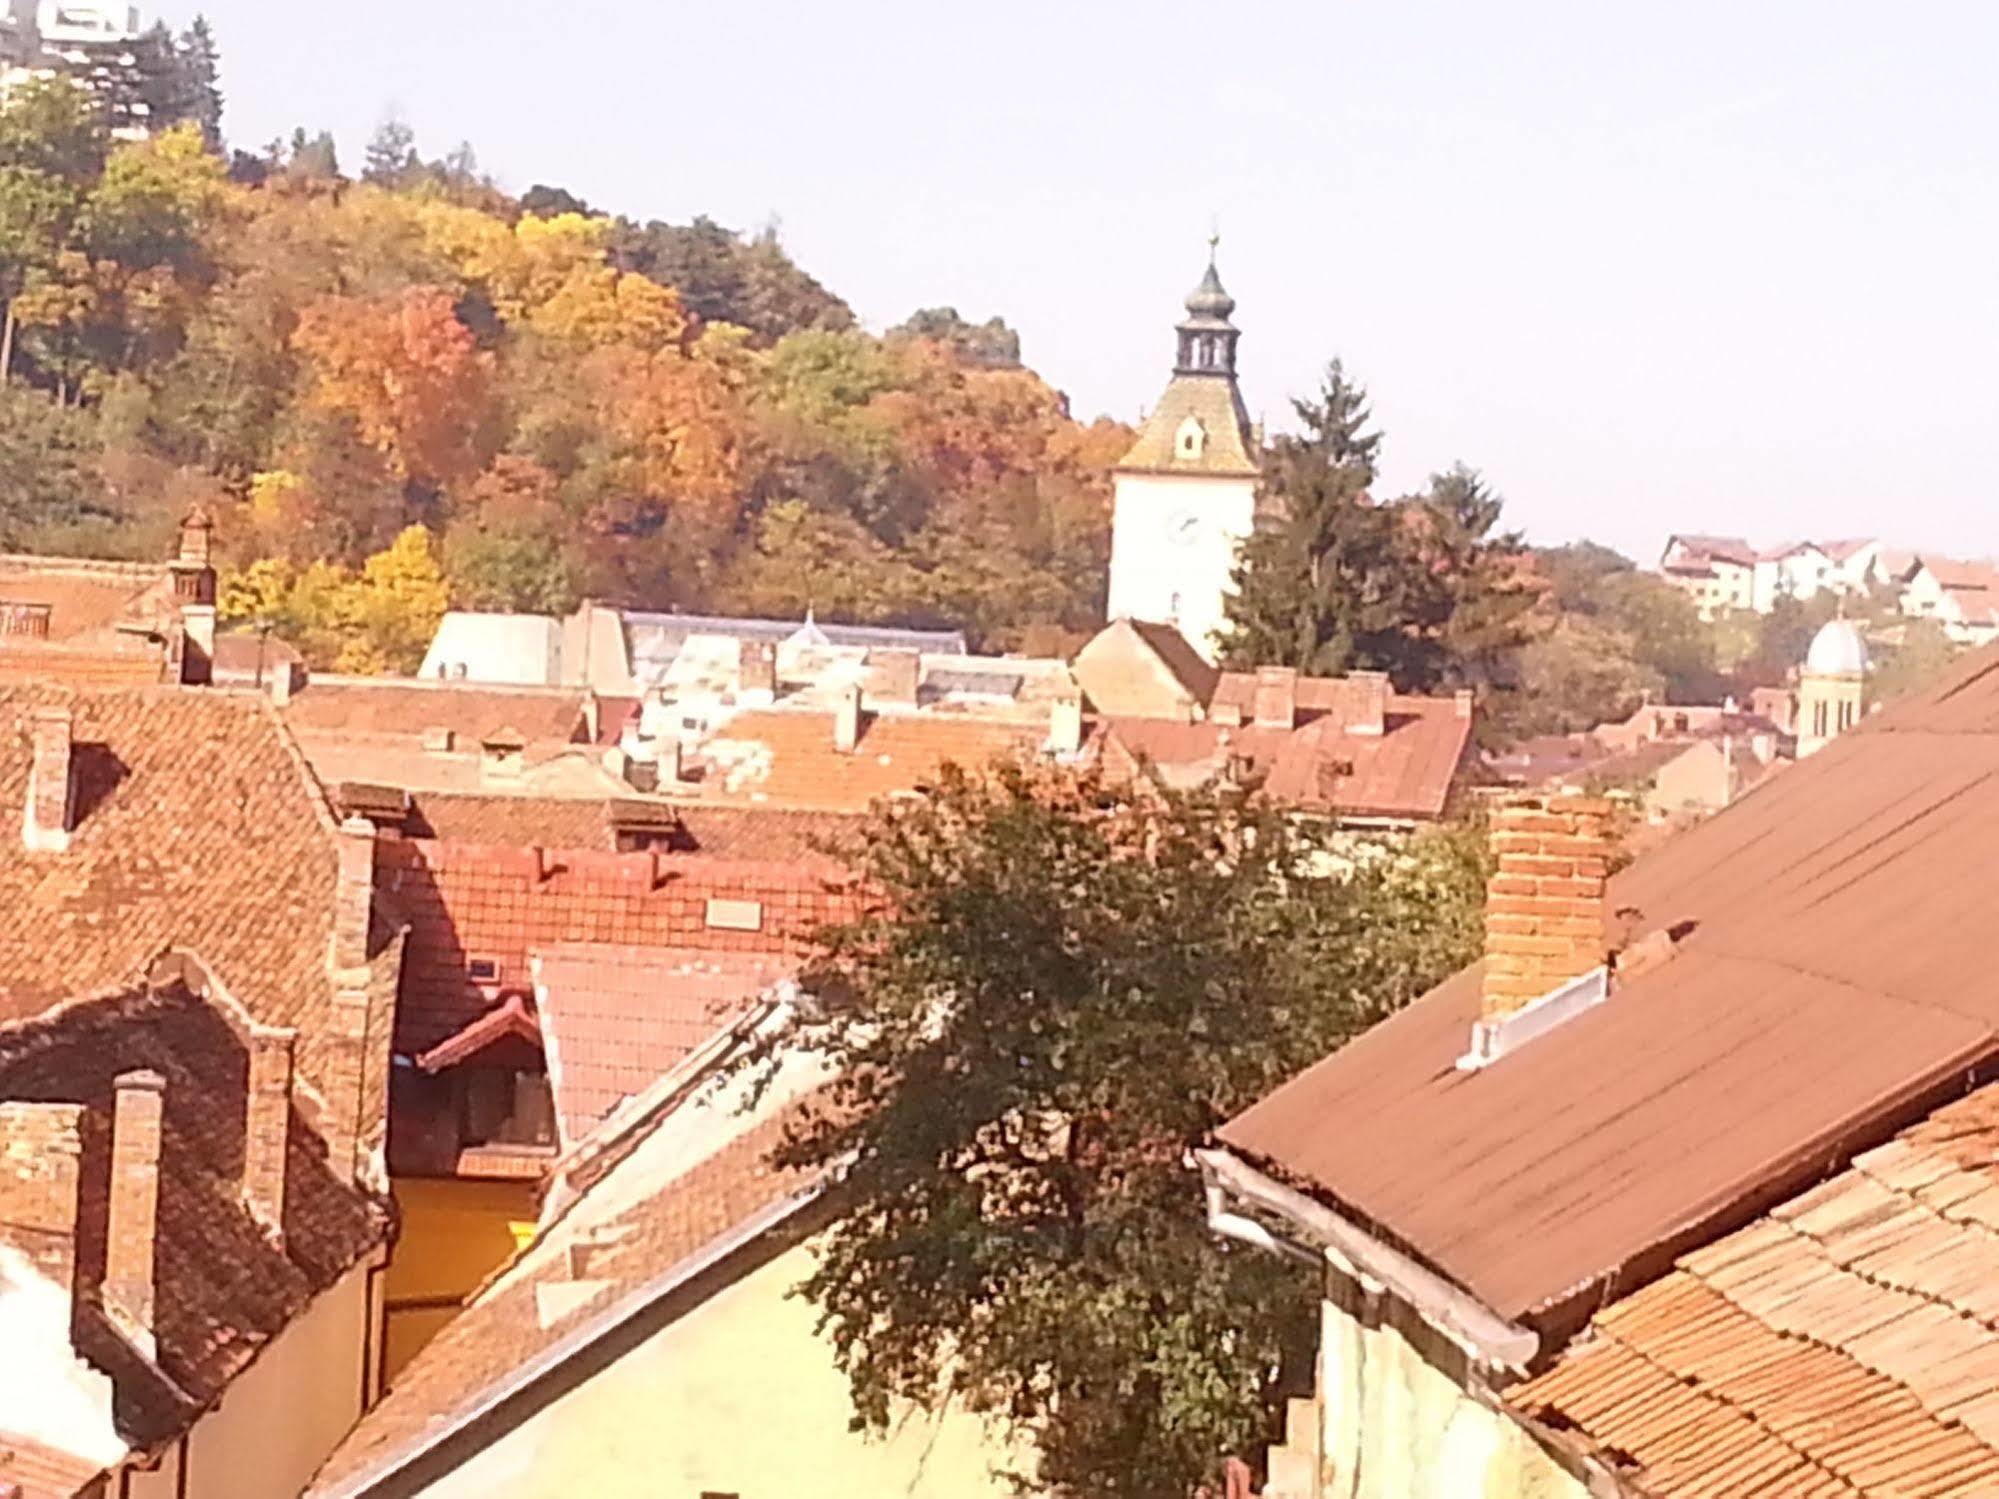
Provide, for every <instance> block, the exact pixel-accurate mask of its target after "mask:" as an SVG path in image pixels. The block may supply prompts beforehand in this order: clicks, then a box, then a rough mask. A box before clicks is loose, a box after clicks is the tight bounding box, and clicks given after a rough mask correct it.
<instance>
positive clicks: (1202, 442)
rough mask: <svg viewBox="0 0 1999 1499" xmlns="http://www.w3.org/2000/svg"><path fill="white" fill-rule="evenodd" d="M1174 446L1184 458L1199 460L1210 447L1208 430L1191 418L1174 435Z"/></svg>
mask: <svg viewBox="0 0 1999 1499" xmlns="http://www.w3.org/2000/svg"><path fill="white" fill-rule="evenodd" d="M1173 446H1174V449H1175V451H1176V452H1178V454H1179V455H1180V456H1181V457H1182V458H1198V457H1200V456H1201V454H1202V452H1203V451H1204V450H1205V449H1206V448H1207V446H1208V430H1207V428H1205V427H1203V426H1202V425H1201V424H1200V423H1199V422H1198V421H1196V420H1195V419H1194V418H1193V417H1191V416H1190V417H1188V418H1187V420H1185V421H1184V422H1182V423H1181V424H1180V430H1179V431H1178V432H1176V433H1175V434H1174V438H1173Z"/></svg>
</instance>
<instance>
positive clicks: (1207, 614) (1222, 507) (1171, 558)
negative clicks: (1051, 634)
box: [1107, 474, 1256, 659]
mask: <svg viewBox="0 0 1999 1499" xmlns="http://www.w3.org/2000/svg"><path fill="white" fill-rule="evenodd" d="M1255 518H1256V481H1255V480H1254V479H1232V478H1226V477H1215V476H1212V475H1204V474H1184V475H1181V474H1119V475H1118V476H1117V501H1116V505H1115V507H1114V510H1113V513H1112V520H1111V576H1110V597H1109V602H1108V608H1107V612H1108V614H1109V617H1110V618H1112V619H1141V620H1152V621H1157V622H1160V623H1164V624H1174V625H1178V626H1179V628H1180V633H1181V634H1183V635H1185V636H1186V637H1187V639H1188V640H1190V641H1191V642H1193V644H1194V647H1195V649H1197V650H1199V651H1200V652H1201V653H1202V654H1203V655H1206V656H1208V657H1209V658H1210V659H1212V658H1213V657H1214V654H1215V649H1214V643H1213V640H1214V636H1215V635H1216V633H1217V632H1218V631H1220V630H1221V628H1222V626H1223V624H1224V622H1225V620H1226V616H1227V608H1228V596H1229V594H1230V593H1231V592H1232V591H1233V589H1232V585H1231V577H1232V574H1233V573H1234V571H1235V563H1236V549H1237V547H1238V545H1239V544H1240V543H1241V542H1242V541H1243V539H1244V538H1246V537H1247V536H1248V535H1249V533H1250V527H1251V526H1252V525H1253V524H1254V522H1255Z"/></svg>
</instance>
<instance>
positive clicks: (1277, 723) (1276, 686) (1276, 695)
mask: <svg viewBox="0 0 1999 1499" xmlns="http://www.w3.org/2000/svg"><path fill="white" fill-rule="evenodd" d="M1251 711H1252V713H1253V715H1254V718H1255V722H1256V726H1257V727H1258V728H1259V729H1295V728H1297V727H1298V668H1297V667H1295V666H1259V667H1258V668H1257V669H1256V702H1255V705H1254V707H1253V708H1252V710H1251Z"/></svg>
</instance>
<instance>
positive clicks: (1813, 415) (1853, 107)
mask: <svg viewBox="0 0 1999 1499" xmlns="http://www.w3.org/2000/svg"><path fill="white" fill-rule="evenodd" d="M203 4H204V5H205V8H206V10H207V13H208V15H209V17H210V20H211V21H212V23H213V24H214V26H215V29H216V32H217V36H218V39H219V42H220V45H221V48H222V53H223V60H224V68H225V73H224V80H223V81H224V85H225V88H226V89H227V91H228V94H229V113H228V117H227V119H226V121H225V126H226V129H227V130H228V132H229V134H230V136H231V137H232V140H233V141H234V142H235V143H237V144H241V145H255V144H257V143H259V142H262V141H264V140H267V139H269V138H270V137H272V136H274V135H278V134H280V133H288V132H289V131H290V129H291V127H292V126H293V125H295V124H304V125H307V126H309V127H312V128H315V129H317V128H321V127H325V128H331V129H332V130H333V131H334V132H335V134H336V135H337V136H338V138H339V140H340V144H341V147H342V151H343V156H344V158H345V160H346V162H347V164H348V165H349V166H350V167H351V166H354V165H358V161H359V156H360V150H361V147H362V145H363V144H364V142H365V141H366V139H367V137H368V136H369V135H370V134H371V133H372V131H373V129H374V127H375V126H376V125H377V124H378V123H379V122H380V121H381V119H382V118H384V117H385V116H386V115H388V114H389V113H391V112H392V111H393V112H396V113H399V114H400V115H401V116H402V117H403V118H405V119H407V120H408V121H409V122H410V123H411V125H412V126H414V127H415V129H416V131H417V134H418V142H419V145H420V147H421V148H422V149H423V150H424V151H425V153H426V154H427V155H440V154H442V153H443V152H444V151H446V150H448V149H449V148H450V147H451V146H453V145H455V144H456V143H457V142H458V141H459V140H461V139H464V140H469V141H470V142H471V143H472V144H473V145H474V147H475V148H476V149H477V151H478V154H479V157H480V160H481V162H482V163H483V164H484V165H485V166H486V168H487V169H488V170H489V171H491V172H492V173H493V174H494V175H495V176H496V177H497V178H498V179H499V180H500V181H501V182H502V183H503V184H504V185H506V186H508V187H510V188H513V189H521V188H525V187H527V186H528V185H529V184H531V183H533V182H537V181H545V182H550V183H554V184H558V185H561V186H564V187H567V188H568V189H570V190H571V191H573V192H576V193H578V194H580V195H581V196H583V197H585V198H587V199H589V200H590V201H591V202H592V203H593V204H595V205H596V206H598V207H600V208H603V209H606V210H609V211H615V212H622V213H625V214H628V215H631V216H632V217H634V218H639V219H645V218H666V219H672V220H676V221H678V220H685V219H687V218H689V217H691V216H692V215H694V214H696V213H707V214H709V215H710V216H711V217H713V218H716V219H718V220H720V221H721V222H723V223H725V224H729V225H731V226H732V227H744V226H752V227H753V226H755V225H758V224H760V223H762V222H765V221H767V220H769V219H771V218H773V217H775V218H777V219H778V220H779V221H780V222H781V224H782V228H783V234H784V238H785V241H786V243H787V244H788V245H789V247H790V248H791V250H792V252H793V254H794V255H796V257H797V258H798V259H799V260H800V262H801V263H802V264H804V266H805V267H806V268H807V269H808V270H810V271H812V272H813V273H814V274H815V275H817V276H819V277H820V279H821V280H823V281H825V282H826V283H827V284H828V285H829V286H830V287H831V288H832V289H833V290H835V291H837V292H839V293H840V294H841V295H843V296H845V297H846V298H847V299H848V300H849V301H850V302H851V303H852V304H853V305H854V307H855V309H856V310H857V311H858V312H859V313H860V315H861V316H862V318H863V319H864V320H866V321H867V322H868V323H869V324H870V325H871V326H875V327H882V326H886V325H887V324H890V323H893V322H896V321H898V320H900V319H901V318H902V317H904V316H905V315H907V314H908V313H909V312H910V311H911V310H912V309H914V308H916V307H920V306H930V305H936V304H952V305H955V306H957V307H958V308H959V309H960V311H962V312H963V313H964V314H965V315H966V316H968V317H970V318H972V319H974V320H980V319H983V318H985V317H987V316H990V315H991V314H993V313H999V314H1001V315H1003V316H1004V317H1005V318H1006V319H1007V320H1008V321H1009V322H1011V323H1012V324H1013V325H1014V326H1015V327H1017V328H1018V329H1019V330H1020V332H1021V335H1022V338H1023V340H1024V343H1025V352H1026V355H1027V358H1028V360H1029V362H1030V363H1032V364H1033V365H1034V366H1035V367H1036V368H1037V369H1038V370H1040V371H1041V372H1042V373H1043V374H1044V375H1045V376H1046V377H1047V378H1048V379H1049V380H1050V381H1051V382H1052V383H1054V384H1055V385H1057V386H1059V387H1061V388H1062V389H1064V390H1066V391H1068V392H1069V393H1070V395H1071V397H1072V399H1073V401H1074V404H1075V409H1076V411H1077V412H1078V414H1079V415H1084V416H1088V415H1093V414H1095V413H1097V412H1099V411H1107V412H1110V413H1113V414H1115V415H1118V416H1121V417H1124V418H1127V419H1129V418H1131V417H1133V416H1135V415H1136V413H1137V411H1138V410H1139V408H1140V407H1141V406H1143V405H1145V404H1147V403H1149V402H1150V401H1152V400H1153V399H1154V397H1155V396H1156V394H1157V392H1158V388H1159V386H1160V385H1161V384H1162V383H1163V381H1164V378H1165V376H1166V373H1167V366H1168V363H1169V356H1170V352H1171V339H1170V333H1169V327H1170V324H1171V323H1172V322H1173V320H1174V318H1175V316H1176V315H1177V311H1178V306H1179V301H1180V299H1181V297H1182V296H1183V295H1184V294H1185V293H1186V291H1187V290H1188V289H1189V287H1191V286H1192V284H1193V283H1194V281H1195V280H1196V279H1198V277H1199V274H1200V270H1201V265H1202V257H1203V254H1204V253H1205V252H1204V248H1203V243H1202V242H1203V240H1204V239H1205V237H1206V235H1207V232H1208V224H1209V219H1210V216H1211V215H1219V217H1220V221H1221V228H1222V236H1223V240H1222V252H1221V264H1222V271H1223V277H1224V279H1225V280H1226V282H1227V283H1228V286H1229V289H1230V290H1231V291H1232V292H1233V293H1234V294H1235V296H1236V298H1237V300H1238V302H1239V303H1240V307H1239V310H1238V312H1237V321H1238V322H1239V323H1240V324H1241V325H1242V327H1243V329H1244V330H1245V331H1244V337H1243V347H1242V368H1243V376H1244V385H1245V390H1246V394H1247V396H1248V399H1249V403H1250V407H1251V410H1252V411H1253V412H1265V413H1268V414H1269V416H1270V417H1271V419H1272V420H1273V422H1275V421H1278V420H1280V419H1281V418H1282V416H1283V415H1284V413H1285V411H1286V402H1287V399H1288V397H1290V396H1291V395H1293V394H1297V393H1301V392H1304V391H1307V390H1309V389H1310V388H1312V387H1313V386H1314V384H1315V383H1316V381H1317V378H1318V372H1319V370H1320V368H1321V367H1322V366H1323V364H1324V363H1325V361H1326V360H1327V359H1329V358H1331V357H1333V356H1334V355H1338V356H1339V357H1341V358H1343V359H1344V360H1345V361H1346V364H1347V367H1348V368H1349V370H1351V371H1353V372H1355V373H1356V374H1358V375H1359V376H1360V377H1361V378H1362V379H1363V380H1364V381H1365V383H1366V384H1367V385H1368V387H1369V389H1370V390H1371V392H1372V394H1373V398H1374V409H1375V412H1376V415H1377V418H1378V419H1379V422H1380V424H1381V426H1382V427H1383V428H1384V429H1385V431H1386V432H1387V442H1386V445H1385V458H1386V468H1387V473H1386V476H1385V481H1386V482H1385V485H1384V488H1385V489H1386V490H1388V491H1390V492H1393V491H1398V490H1400V489H1403V488H1407V487H1414V486H1416V485H1418V484H1420V483H1421V481H1422V478H1423V476H1424V475H1425V474H1426V473H1428V472H1429V471H1431V470H1432V469H1436V468H1441V467H1443V466H1445V465H1447V464H1449V463H1451V462H1452V461H1454V460H1458V459H1462V460H1464V461H1466V462H1468V463H1471V464H1474V465H1476V466H1477V467H1479V468H1481V469H1483V470H1484V471H1485V472H1486V474H1487V476H1488V477H1489V478H1490V479H1491V480H1492V481H1493V483H1494V484H1496V485H1497V486H1498V487H1499V489H1500V490H1501V491H1502V492H1503V493H1504V494H1505V495H1506V496H1507V497H1508V500H1509V512H1510V517H1511V520H1512V522H1513V523H1514V524H1516V525H1519V526H1522V527H1525V528H1526V529H1527V530H1528V532H1529V533H1530V535H1532V536H1533V537H1534V538H1535V539H1536V540H1548V541H1552V540H1559V539H1564V538H1568V537H1573V536H1577V535H1590V536H1594V537H1597V538H1599V539H1602V540H1604V541H1607V542H1611V543H1613V544H1616V545H1618V546H1621V547H1623V548H1625V549H1626V550H1629V551H1636V552H1638V553H1640V554H1642V555H1643V556H1644V557H1645V558H1646V560H1650V559H1651V558H1652V557H1654V556H1656V552H1657V549H1658V546H1659V544H1660V542H1661V541H1662V540H1663V537H1664V535H1665V533H1666V532H1667V531H1669V530H1722V531H1731V532H1746V533H1748V534H1749V535H1750V536H1751V537H1752V538H1755V539H1759V540H1764V541H1775V540H1779V539H1783V538H1787V537H1791V536H1794V535H1816V536H1837V535H1854V534H1881V535H1885V536H1888V537H1890V538H1892V539H1894V540H1897V541H1901V542H1905V543H1908V544H1915V545H1929V546H1937V547H1948V548H1952V549H1955V550H1957V551H1959V552H1962V553H1967V554H1984V553H1987V552H1992V551H1999V462H1995V459H1999V441H1995V431H1999V378H1995V374H1994V369H1993V361H1994V358H1995V351H1999V89H1995V87H1994V84H1993V69H1994V64H1995V60H1999V5H1993V4H1990V3H1986V0H1962V3H1942V0H1927V3H1926V0H1904V3H1902V4H1899V5H1895V6H1887V5H1880V4H1870V5H1860V4H1851V3H1844V0H1784V3H1775V0H1770V3H1751V0H1735V3H1729V4H1718V3H1708V0H1699V3H1688V0H1681V3H1677V4H1674V5H1671V6H1642V7H1641V6H1632V5H1605V4H1603V3H1601V0H1594V3H1580V0H1579V3H1543V0H1511V3H1508V4H1503V5H1498V4H1491V3H1485V0H1478V3H1474V0H1462V3H1455V4H1439V3H1427V4H1426V3H1412V0H1399V3H1393V4H1382V3H1379V0H1375V3H1370V4H1367V5H1355V4H1349V3H1324V0H1321V3H1301V4H1283V5H1280V4H1258V3H1247V0H1232V3H1231V0H1210V3H1206V4H1184V3H1177V0H1151V3H1147V4H1142V5H1141V4H1133V3H1122V0H1120V3H1115V4H1113V3H1101V0H1099V3H1092V0H1070V3H1067V4H1048V3H1042V0H1015V3H1012V4H1008V5H962V4H943V5H940V4H937V3H935V0H929V3H922V4H918V3H904V0H894V3H886V0H885V3H869V0H849V3H846V4H824V3H816V4H806V3H791V4H784V3H774V0H713V3H708V4H702V5H689V4H684V3H682V4H671V3H669V4H663V5H651V4H643V3H639V0H625V3H622V4H615V5H614V4H608V3H600V0H570V3H567V4H550V3H546V0H544V3H542V4H536V5H525V4H508V3H487V4H479V5H474V4H468V3H460V0H342V3H340V4H338V5H330V6H328V5H321V6H311V7H307V6H301V5H286V4H275V3H273V0H203ZM186 14H187V12H186V10H185V9H184V8H182V7H180V6H179V4H178V0H177V5H176V8H174V9H170V10H168V11H167V17H168V19H169V20H170V21H172V22H174V23H176V24H178V23H179V22H181V21H184V20H185V19H186Z"/></svg>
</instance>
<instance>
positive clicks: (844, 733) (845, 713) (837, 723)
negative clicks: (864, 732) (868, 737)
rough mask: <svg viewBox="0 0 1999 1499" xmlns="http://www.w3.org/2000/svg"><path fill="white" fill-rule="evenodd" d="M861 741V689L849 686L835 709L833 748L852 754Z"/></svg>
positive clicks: (841, 695) (845, 753)
mask: <svg viewBox="0 0 1999 1499" xmlns="http://www.w3.org/2000/svg"><path fill="white" fill-rule="evenodd" d="M860 743H861V689H860V688H859V687H849V688H847V689H845V690H844V691H843V692H842V693H841V694H840V701H839V702H838V703H837V704H836V705H835V706H834V709H833V748H834V749H836V750H838V751H839V752H840V753H841V754H843V755H851V754H852V753H853V752H854V751H855V750H856V749H858V748H859V747H860Z"/></svg>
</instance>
